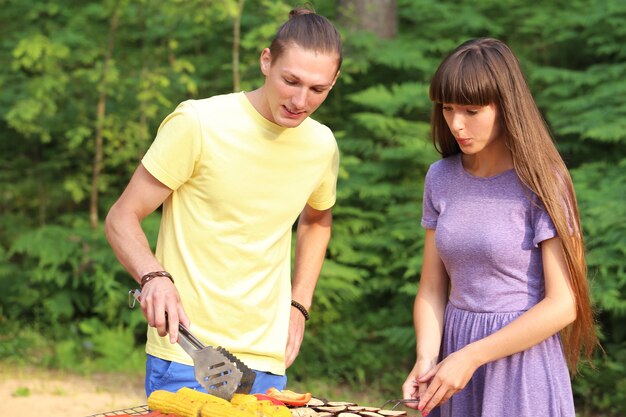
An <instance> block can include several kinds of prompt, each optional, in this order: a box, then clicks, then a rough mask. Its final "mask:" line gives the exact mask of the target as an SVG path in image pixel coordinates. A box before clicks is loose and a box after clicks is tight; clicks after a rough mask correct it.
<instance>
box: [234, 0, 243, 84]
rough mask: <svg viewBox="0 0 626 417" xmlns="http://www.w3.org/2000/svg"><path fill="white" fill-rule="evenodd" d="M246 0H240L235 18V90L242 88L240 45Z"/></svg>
mask: <svg viewBox="0 0 626 417" xmlns="http://www.w3.org/2000/svg"><path fill="white" fill-rule="evenodd" d="M245 1H246V0H239V2H238V5H237V6H238V7H237V15H236V16H235V17H234V18H233V92H235V93H237V92H239V91H240V90H241V81H240V79H239V45H240V43H241V14H242V13H243V6H244V3H245Z"/></svg>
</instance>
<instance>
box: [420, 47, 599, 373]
mask: <svg viewBox="0 0 626 417" xmlns="http://www.w3.org/2000/svg"><path fill="white" fill-rule="evenodd" d="M430 99H431V100H432V101H433V114H432V133H431V134H432V139H433V143H434V144H435V147H436V148H437V150H438V151H439V153H440V154H441V155H442V156H443V157H444V158H445V157H447V156H450V155H454V154H458V153H460V152H461V149H460V148H459V146H458V144H457V142H456V140H455V139H454V136H453V135H452V132H451V131H450V129H449V127H448V125H447V123H446V121H445V119H444V117H443V114H442V103H452V104H460V105H468V104H472V105H482V106H485V105H489V104H492V103H493V104H495V105H496V106H497V108H498V114H499V120H500V123H501V126H502V128H503V129H504V132H505V135H504V136H505V143H506V145H507V147H508V148H509V149H510V150H511V154H512V157H513V165H514V167H515V172H516V173H517V176H518V177H519V178H520V180H521V181H522V183H524V184H525V185H526V186H527V187H528V188H529V189H530V190H531V191H532V192H533V193H535V194H536V195H537V196H538V197H539V199H540V200H541V202H542V203H543V204H544V206H545V208H546V210H547V212H548V214H549V215H550V218H551V219H552V221H553V223H554V225H555V226H556V230H557V233H558V236H559V237H560V238H561V242H562V247H563V252H564V254H565V259H566V262H567V269H568V271H569V275H570V278H571V281H570V284H571V288H572V291H573V293H574V297H575V303H576V320H575V321H574V322H573V323H572V324H571V325H570V326H568V327H567V328H565V329H564V330H563V331H562V332H561V334H562V337H563V342H564V346H565V354H566V357H567V361H568V365H569V367H570V371H571V372H572V373H576V371H577V369H578V361H579V359H580V356H581V354H584V355H585V357H586V359H587V360H588V361H589V362H591V354H592V353H593V350H594V349H595V348H596V347H597V346H598V339H597V336H596V333H595V321H594V317H593V311H592V307H591V301H590V298H589V288H588V282H587V264H586V261H585V253H584V242H583V236H582V229H581V225H580V216H579V212H578V204H577V202H576V195H575V193H574V186H573V184H572V179H571V177H570V174H569V172H568V170H567V167H566V166H565V163H564V162H563V159H562V158H561V155H560V154H559V152H558V150H557V148H556V146H555V144H554V140H553V138H552V136H551V135H550V132H549V130H548V127H547V125H546V123H545V121H544V119H543V117H542V116H541V113H540V112H539V109H538V108H537V105H536V104H535V101H534V99H533V97H532V94H531V92H530V89H529V88H528V85H527V83H526V80H525V78H524V75H523V73H522V70H521V68H520V64H519V61H518V60H517V58H516V57H515V55H514V54H513V52H512V51H511V49H510V48H509V47H508V46H507V45H506V44H504V43H503V42H502V41H499V40H497V39H490V38H480V39H473V40H470V41H467V42H465V43H463V44H462V45H460V46H459V47H457V48H456V49H455V50H454V51H453V52H452V53H451V54H450V55H448V57H447V58H445V59H444V61H443V62H442V63H441V65H440V66H439V68H438V69H437V72H436V73H435V75H434V77H433V79H432V81H431V84H430Z"/></svg>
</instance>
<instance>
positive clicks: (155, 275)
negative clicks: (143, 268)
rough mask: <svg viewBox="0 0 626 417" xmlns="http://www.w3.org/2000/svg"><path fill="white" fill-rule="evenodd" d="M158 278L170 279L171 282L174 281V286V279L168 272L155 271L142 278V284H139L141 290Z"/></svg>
mask: <svg viewBox="0 0 626 417" xmlns="http://www.w3.org/2000/svg"><path fill="white" fill-rule="evenodd" d="M158 277H165V278H169V280H170V281H172V284H173V283H174V278H172V276H171V275H170V273H169V272H167V271H154V272H148V273H147V274H146V275H144V276H142V277H141V283H140V284H139V287H140V288H141V289H143V286H144V285H146V284H147V283H148V282H150V281H151V280H153V279H154V278H158Z"/></svg>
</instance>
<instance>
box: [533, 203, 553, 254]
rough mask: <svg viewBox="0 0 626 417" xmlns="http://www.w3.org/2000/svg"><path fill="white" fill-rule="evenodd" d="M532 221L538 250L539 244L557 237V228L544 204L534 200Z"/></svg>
mask: <svg viewBox="0 0 626 417" xmlns="http://www.w3.org/2000/svg"><path fill="white" fill-rule="evenodd" d="M531 219H532V223H533V224H532V226H533V232H534V237H533V245H534V246H535V247H536V248H537V247H539V243H541V242H543V241H544V240H548V239H552V238H553V237H555V236H557V232H556V227H555V226H554V223H553V222H552V219H551V218H550V215H549V214H548V212H547V211H546V209H545V207H544V205H543V203H542V202H541V201H540V200H539V199H538V198H536V197H535V198H534V199H533V202H532V204H531Z"/></svg>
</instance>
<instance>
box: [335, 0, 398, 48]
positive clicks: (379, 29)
mask: <svg viewBox="0 0 626 417" xmlns="http://www.w3.org/2000/svg"><path fill="white" fill-rule="evenodd" d="M338 6H339V20H340V22H341V23H342V24H343V25H344V26H345V27H347V28H348V29H351V30H365V31H368V32H372V33H375V34H376V35H378V37H380V38H381V39H392V38H394V37H395V36H396V34H397V32H398V6H397V2H396V0H339V3H338Z"/></svg>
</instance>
